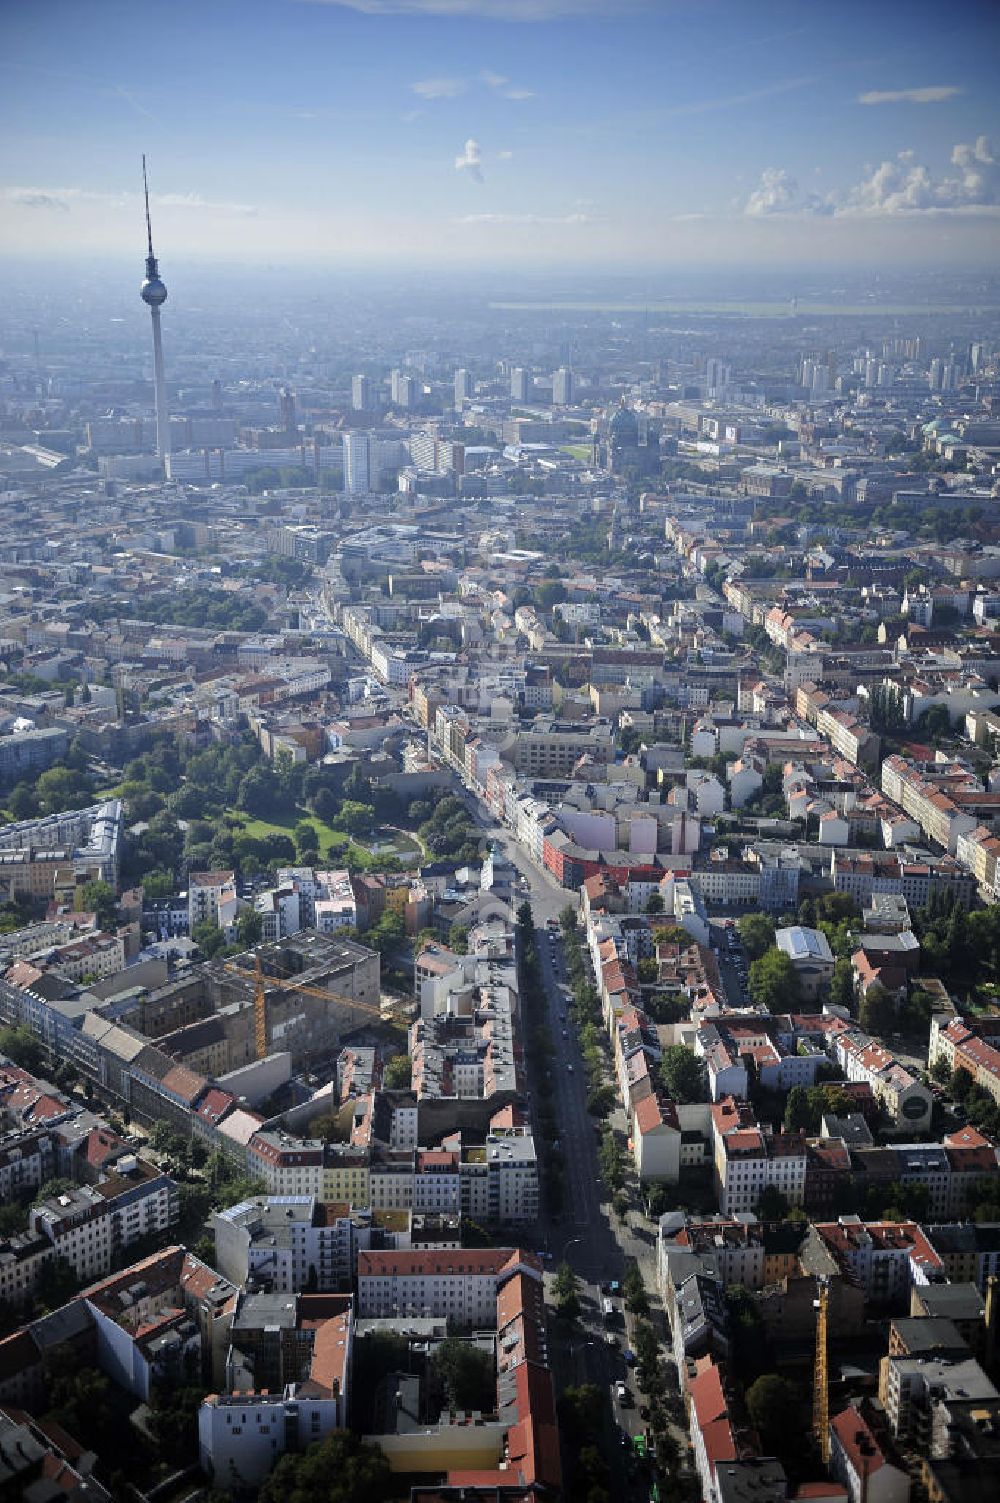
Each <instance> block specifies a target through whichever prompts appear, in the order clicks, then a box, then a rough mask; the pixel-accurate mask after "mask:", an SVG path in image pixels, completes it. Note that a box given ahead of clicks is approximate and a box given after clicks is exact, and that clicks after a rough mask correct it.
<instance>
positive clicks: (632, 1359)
mask: <svg viewBox="0 0 1000 1503" xmlns="http://www.w3.org/2000/svg"><path fill="white" fill-rule="evenodd" d="M622 1356H623V1357H624V1359H625V1366H626V1367H635V1364H636V1363H637V1362H638V1360H639V1359H638V1357H637V1356H636V1355H635V1352H633V1351H632V1350H631V1349H630V1348H629V1347H626V1349H625V1351H624V1352H623V1353H622Z"/></svg>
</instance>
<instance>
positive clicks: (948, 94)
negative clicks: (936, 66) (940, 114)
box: [858, 84, 964, 104]
mask: <svg viewBox="0 0 1000 1503" xmlns="http://www.w3.org/2000/svg"><path fill="white" fill-rule="evenodd" d="M962 93H964V90H963V89H960V88H959V87H958V85H957V84H928V85H927V87H926V88H923V89H869V91H868V93H867V94H859V95H858V103H859V104H941V103H943V101H944V100H946V99H954V97H955V95H956V94H962Z"/></svg>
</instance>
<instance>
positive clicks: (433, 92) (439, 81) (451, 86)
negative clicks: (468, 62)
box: [410, 78, 467, 99]
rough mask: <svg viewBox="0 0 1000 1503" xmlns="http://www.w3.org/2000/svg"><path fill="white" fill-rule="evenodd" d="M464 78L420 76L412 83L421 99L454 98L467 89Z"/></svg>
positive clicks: (411, 86) (413, 88)
mask: <svg viewBox="0 0 1000 1503" xmlns="http://www.w3.org/2000/svg"><path fill="white" fill-rule="evenodd" d="M466 87H467V85H466V82H465V80H464V78H418V79H417V82H416V83H412V84H410V88H411V89H412V90H413V92H414V94H419V95H420V97H421V99H454V98H456V96H457V95H459V94H464V93H465V90H466Z"/></svg>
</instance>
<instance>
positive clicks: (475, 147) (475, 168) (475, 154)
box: [455, 136, 483, 183]
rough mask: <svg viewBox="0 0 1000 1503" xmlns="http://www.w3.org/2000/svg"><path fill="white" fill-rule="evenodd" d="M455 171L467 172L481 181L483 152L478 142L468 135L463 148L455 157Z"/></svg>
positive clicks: (477, 180)
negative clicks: (458, 155) (460, 153)
mask: <svg viewBox="0 0 1000 1503" xmlns="http://www.w3.org/2000/svg"><path fill="white" fill-rule="evenodd" d="M455 171H456V172H467V173H468V174H469V176H470V177H473V178H475V180H476V182H477V183H481V182H482V181H483V154H482V152H481V150H480V148H479V142H478V141H474V140H473V139H472V137H471V136H470V137H469V139H468V140H467V141H466V143H465V150H464V151H463V152H462V155H461V156H460V157H456V158H455Z"/></svg>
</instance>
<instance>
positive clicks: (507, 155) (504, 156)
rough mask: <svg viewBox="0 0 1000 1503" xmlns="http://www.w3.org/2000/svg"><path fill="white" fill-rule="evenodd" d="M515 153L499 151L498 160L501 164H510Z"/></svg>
mask: <svg viewBox="0 0 1000 1503" xmlns="http://www.w3.org/2000/svg"><path fill="white" fill-rule="evenodd" d="M513 155H514V153H513V152H512V151H498V152H497V158H498V160H499V161H501V162H509V161H510V159H511V157H513Z"/></svg>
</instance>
